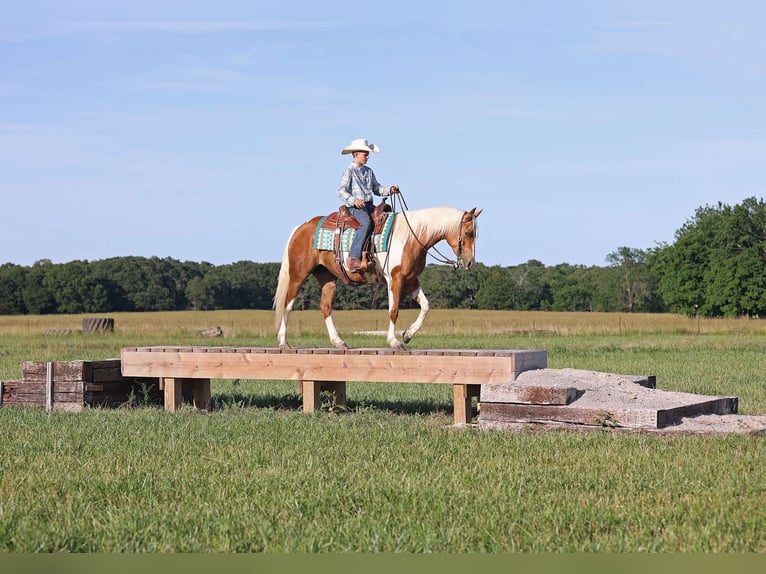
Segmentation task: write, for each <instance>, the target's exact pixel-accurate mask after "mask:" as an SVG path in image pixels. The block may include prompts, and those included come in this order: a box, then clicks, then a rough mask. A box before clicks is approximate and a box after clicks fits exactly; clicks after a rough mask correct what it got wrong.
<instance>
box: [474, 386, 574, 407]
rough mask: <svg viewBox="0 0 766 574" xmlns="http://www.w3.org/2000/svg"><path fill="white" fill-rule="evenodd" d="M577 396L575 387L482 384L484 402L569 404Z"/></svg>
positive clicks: (482, 400)
mask: <svg viewBox="0 0 766 574" xmlns="http://www.w3.org/2000/svg"><path fill="white" fill-rule="evenodd" d="M576 397H577V389H575V388H574V387H541V386H529V385H519V384H517V383H509V384H507V385H482V386H481V395H480V398H479V400H480V401H481V402H482V403H520V404H530V405H568V404H569V403H571V402H572V401H573V400H575V398H576Z"/></svg>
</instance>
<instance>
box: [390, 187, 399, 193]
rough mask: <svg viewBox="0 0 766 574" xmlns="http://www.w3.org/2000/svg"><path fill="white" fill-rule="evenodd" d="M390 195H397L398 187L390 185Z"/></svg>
mask: <svg viewBox="0 0 766 574" xmlns="http://www.w3.org/2000/svg"><path fill="white" fill-rule="evenodd" d="M391 193H392V194H394V193H399V186H398V185H392V186H391Z"/></svg>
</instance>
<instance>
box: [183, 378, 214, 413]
mask: <svg viewBox="0 0 766 574" xmlns="http://www.w3.org/2000/svg"><path fill="white" fill-rule="evenodd" d="M187 382H189V383H190V384H191V385H192V391H193V395H192V396H193V397H194V406H195V407H196V408H198V409H200V410H203V411H206V410H209V409H210V379H187Z"/></svg>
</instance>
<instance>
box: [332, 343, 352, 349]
mask: <svg viewBox="0 0 766 574" xmlns="http://www.w3.org/2000/svg"><path fill="white" fill-rule="evenodd" d="M335 348H336V349H346V350H348V349H350V347H349V346H348V345H346V343H344V342H343V341H341V342H340V343H335Z"/></svg>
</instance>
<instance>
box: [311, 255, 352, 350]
mask: <svg viewBox="0 0 766 574" xmlns="http://www.w3.org/2000/svg"><path fill="white" fill-rule="evenodd" d="M314 276H315V277H316V279H317V281H319V284H320V285H321V287H322V297H321V299H320V300H319V309H320V310H321V311H322V317H324V323H325V326H326V327H327V334H328V335H329V336H330V342H331V343H332V344H333V345H335V347H337V348H338V349H348V345H346V343H345V341H344V340H343V339H341V338H340V335H339V334H338V330H337V329H336V328H335V321H333V318H332V302H333V300H334V299H335V286H336V277H335V276H334V275H333V274H332V273H330V272H329V271H327V270H325V269H323V268H319V269H317V270H316V271H314Z"/></svg>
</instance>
